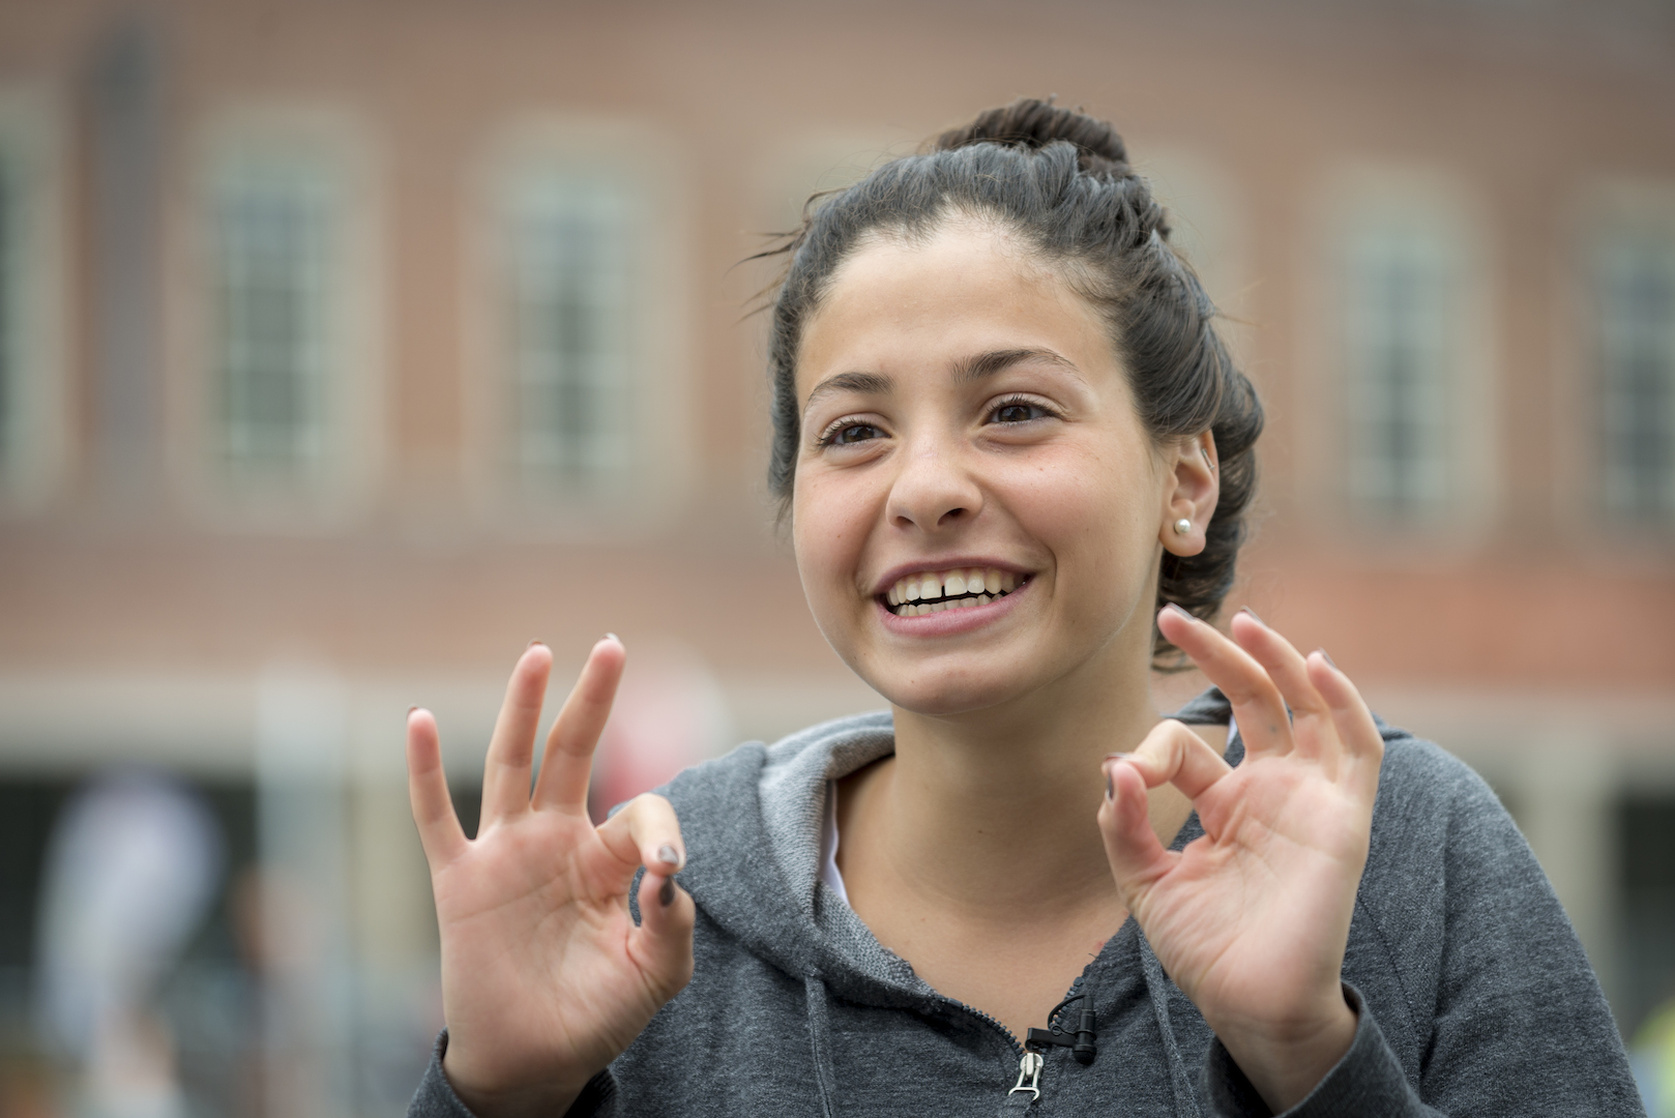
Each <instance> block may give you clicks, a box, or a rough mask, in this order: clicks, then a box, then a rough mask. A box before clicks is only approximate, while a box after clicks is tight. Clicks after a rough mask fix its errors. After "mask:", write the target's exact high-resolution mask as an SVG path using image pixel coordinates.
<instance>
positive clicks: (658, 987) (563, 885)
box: [407, 637, 693, 1118]
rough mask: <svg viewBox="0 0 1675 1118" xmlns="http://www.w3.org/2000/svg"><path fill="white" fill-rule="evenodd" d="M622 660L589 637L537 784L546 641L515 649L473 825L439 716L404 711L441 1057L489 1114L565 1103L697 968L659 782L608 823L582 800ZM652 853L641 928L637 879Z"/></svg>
mask: <svg viewBox="0 0 1675 1118" xmlns="http://www.w3.org/2000/svg"><path fill="white" fill-rule="evenodd" d="M624 656H625V653H624V651H623V648H622V645H621V644H620V643H619V642H618V641H617V640H616V639H615V638H614V637H607V638H605V639H604V640H601V641H600V642H599V643H598V644H596V645H594V646H593V651H592V653H591V654H590V655H589V656H588V660H587V666H586V667H584V668H583V669H582V675H581V679H580V680H578V681H577V683H576V687H575V690H573V691H572V692H571V693H570V697H569V698H568V699H567V700H566V701H565V704H564V708H563V709H562V710H561V711H560V712H559V716H558V720H557V722H556V723H555V724H554V725H553V729H552V733H551V734H550V735H548V738H547V746H546V752H545V754H544V757H543V760H542V764H541V775H540V778H539V780H537V781H536V782H535V787H534V791H533V793H532V792H531V790H530V773H531V760H532V757H533V754H534V744H535V733H536V724H537V722H538V720H539V719H540V715H541V699H542V696H543V695H544V694H545V692H546V687H547V675H548V672H549V671H550V670H551V668H552V653H551V652H549V651H548V650H547V648H546V646H545V645H541V644H532V645H530V647H529V648H528V649H527V650H526V651H525V652H524V654H523V656H522V657H520V658H519V660H518V663H517V666H516V667H515V668H513V669H512V679H511V682H510V683H509V684H508V685H507V688H506V701H505V703H504V704H503V705H502V706H501V708H500V717H499V719H498V720H497V721H496V723H495V728H494V738H493V740H492V741H491V742H490V743H489V749H488V759H487V762H486V764H485V766H484V771H483V809H482V819H481V823H480V824H479V826H478V828H477V837H476V838H475V839H467V838H466V837H465V833H464V831H463V830H461V828H460V824H459V819H458V817H457V816H456V815H455V814H454V808H453V803H452V801H451V800H450V798H449V795H448V784H447V780H446V778H445V777H444V775H443V771H442V759H441V745H440V742H439V740H438V738H437V730H436V721H435V719H434V718H432V717H431V715H430V712H429V711H425V710H418V709H415V710H414V711H413V712H412V713H411V714H409V715H408V719H407V766H408V787H409V791H410V793H411V795H412V800H413V818H414V820H415V821H416V822H417V823H418V825H419V837H420V839H421V841H422V842H423V843H424V848H425V857H426V859H427V860H428V861H429V862H430V879H431V887H432V889H433V891H434V892H435V895H436V916H437V922H438V924H439V925H440V927H441V934H442V1007H443V1014H444V1016H445V1018H446V1020H447V1023H448V1033H449V1038H448V1051H447V1055H446V1056H445V1057H444V1059H443V1068H444V1070H445V1071H446V1072H447V1075H448V1079H449V1082H451V1083H452V1084H453V1087H454V1090H455V1092H456V1093H457V1094H458V1095H459V1097H460V1099H461V1101H463V1102H464V1103H465V1104H466V1105H467V1106H469V1107H470V1108H471V1109H472V1110H473V1111H475V1112H476V1113H477V1114H478V1115H479V1116H480V1118H501V1116H507V1115H523V1114H542V1115H552V1114H562V1113H564V1111H565V1110H566V1109H568V1107H569V1106H570V1104H571V1103H572V1102H573V1101H574V1100H575V1098H576V1096H577V1095H579V1094H580V1093H581V1090H582V1088H583V1087H584V1086H585V1085H586V1083H587V1081H588V1079H590V1078H591V1077H592V1076H593V1075H594V1074H595V1073H597V1072H599V1071H601V1070H602V1069H603V1068H604V1067H605V1065H607V1064H608V1063H610V1061H611V1060H613V1059H615V1058H616V1056H617V1055H618V1054H619V1053H620V1052H622V1050H623V1049H625V1048H627V1047H628V1045H629V1044H630V1043H631V1042H632V1041H633V1040H634V1038H635V1037H636V1036H638V1035H639V1033H640V1031H641V1030H642V1029H644V1028H645V1026H646V1023H647V1022H648V1021H650V1020H651V1018H652V1015H653V1014H655V1013H656V1012H657V1010H658V1009H659V1007H661V1006H662V1005H663V1003H664V1002H666V1001H668V1000H669V999H670V998H672V997H673V996H674V995H675V994H676V993H678V992H679V991H680V990H681V988H682V987H684V986H685V985H686V983H687V981H688V980H689V979H690V978H691V977H692V921H693V906H692V899H691V898H690V897H688V896H687V895H686V894H685V893H684V892H683V891H681V889H680V888H679V887H678V886H676V885H675V883H674V880H673V876H674V874H675V873H676V872H677V871H678V870H679V869H680V868H681V865H682V864H683V863H684V861H685V857H686V855H685V847H684V846H683V845H682V843H681V836H680V825H679V823H678V822H677V821H676V819H675V812H674V809H673V808H672V807H670V806H669V802H668V801H667V800H665V799H663V798H662V797H661V796H652V795H649V794H648V795H644V796H640V797H637V798H636V799H634V800H633V801H631V802H630V803H629V804H628V806H627V807H625V808H624V809H623V810H622V811H619V812H618V813H617V814H616V815H615V816H613V817H612V818H611V819H609V820H607V821H606V822H605V823H603V824H601V825H600V826H599V827H597V828H595V827H594V826H593V824H592V822H591V821H590V820H589V818H588V814H587V786H588V775H589V771H590V769H591V768H592V762H593V750H594V747H595V746H596V745H597V744H598V741H599V734H600V731H601V730H603V729H604V726H605V718H606V716H607V715H608V714H609V713H610V709H611V700H612V699H613V697H614V696H615V695H616V687H617V681H618V680H619V679H621V677H622V666H623V660H624ZM642 865H643V866H645V867H646V875H645V878H644V880H643V881H642V883H641V885H640V892H639V907H640V913H641V915H642V921H641V924H640V926H639V927H635V925H634V922H633V920H632V918H631V917H630V915H629V911H628V891H629V888H630V887H631V885H632V882H633V878H634V874H635V871H636V870H638V869H639V867H640V866H642Z"/></svg>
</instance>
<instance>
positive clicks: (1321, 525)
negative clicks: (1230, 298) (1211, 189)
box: [1291, 162, 1504, 557]
mask: <svg viewBox="0 0 1675 1118" xmlns="http://www.w3.org/2000/svg"><path fill="white" fill-rule="evenodd" d="M1313 210H1314V212H1315V213H1316V214H1319V215H1321V216H1320V217H1319V218H1316V219H1315V220H1314V221H1313V222H1312V224H1314V226H1315V240H1314V243H1313V248H1312V251H1305V252H1304V253H1303V254H1302V255H1301V256H1300V258H1299V264H1300V266H1301V268H1302V269H1303V273H1302V275H1301V276H1300V278H1299V282H1298V285H1297V288H1298V293H1299V298H1298V312H1299V319H1298V322H1299V331H1298V337H1299V344H1298V372H1299V376H1298V378H1297V381H1296V386H1295V389H1294V391H1295V393H1296V396H1295V398H1296V400H1297V406H1296V419H1295V423H1294V426H1293V427H1292V445H1291V450H1292V455H1293V460H1294V461H1295V462H1296V474H1295V481H1294V486H1293V495H1294V500H1295V502H1296V505H1297V509H1298V512H1299V521H1300V526H1302V527H1304V528H1305V530H1306V531H1307V532H1309V533H1310V534H1311V535H1314V534H1320V535H1326V536H1331V537H1333V538H1336V539H1338V540H1340V541H1341V540H1344V539H1346V538H1356V537H1365V538H1366V539H1367V540H1368V541H1369V542H1370V543H1371V544H1372V545H1373V546H1377V547H1378V548H1380V550H1381V553H1384V554H1387V555H1389V554H1398V553H1403V552H1404V551H1406V550H1408V549H1407V548H1406V547H1405V546H1404V544H1403V541H1404V540H1407V541H1411V543H1412V548H1411V550H1412V551H1413V553H1414V554H1424V555H1429V556H1432V557H1434V556H1435V555H1436V553H1437V548H1438V547H1439V546H1443V547H1445V548H1447V549H1449V550H1455V549H1459V550H1470V549H1471V548H1474V547H1476V546H1479V545H1480V544H1481V543H1482V542H1483V541H1484V540H1486V539H1487V538H1488V537H1489V536H1490V535H1491V534H1492V533H1493V531H1494V530H1495V527H1496V520H1497V515H1498V507H1499V505H1498V502H1499V499H1500V497H1501V494H1502V491H1503V487H1504V479H1503V478H1502V476H1501V471H1502V468H1503V467H1502V460H1501V459H1502V455H1501V437H1502V423H1503V420H1502V417H1501V415H1500V402H1499V394H1498V390H1497V380H1498V373H1497V361H1498V358H1499V354H1498V346H1497V336H1496V327H1497V323H1498V319H1497V318H1496V315H1495V309H1496V306H1497V303H1498V299H1497V292H1496V290H1495V287H1494V284H1493V282H1492V279H1491V271H1490V251H1491V243H1492V232H1491V226H1490V224H1489V221H1488V216H1487V215H1488V213H1489V212H1490V211H1489V209H1488V207H1486V206H1484V205H1483V204H1482V203H1481V201H1480V200H1479V199H1478V197H1477V196H1476V194H1475V192H1474V191H1473V190H1472V189H1471V188H1470V186H1469V185H1468V184H1466V183H1464V182H1462V181H1461V180H1459V179H1458V178H1457V177H1455V176H1453V175H1451V174H1449V173H1447V172H1444V171H1440V170H1431V169H1426V168H1416V167H1414V166H1411V165H1391V164H1386V163H1373V162H1367V163H1351V164H1346V165H1344V166H1343V167H1341V168H1340V169H1338V170H1337V171H1335V172H1334V173H1332V174H1330V175H1328V176H1327V178H1326V180H1325V182H1324V184H1323V187H1322V189H1321V191H1320V194H1319V196H1318V197H1317V198H1316V199H1315V200H1314V202H1313ZM1386 215H1389V218H1390V219H1392V220H1394V219H1398V217H1399V215H1413V219H1415V220H1420V221H1424V222H1426V223H1428V224H1429V225H1430V226H1432V227H1435V228H1436V229H1438V230H1439V232H1440V235H1441V236H1442V237H1443V238H1445V239H1446V240H1447V241H1448V242H1449V243H1451V244H1453V245H1454V246H1456V248H1457V250H1458V254H1459V255H1458V275H1459V281H1460V300H1459V305H1460V316H1459V323H1458V325H1459V334H1458V340H1457V344H1458V347H1459V353H1458V359H1457V360H1458V366H1457V368H1458V374H1457V376H1456V377H1455V381H1454V383H1453V384H1452V385H1451V386H1448V387H1449V391H1450V400H1449V403H1448V405H1447V406H1448V407H1450V408H1452V409H1454V414H1455V416H1456V417H1457V418H1458V422H1455V423H1453V424H1452V425H1451V431H1450V439H1449V449H1448V466H1447V467H1446V468H1447V470H1448V474H1447V478H1446V480H1445V482H1444V487H1445V493H1446V497H1445V499H1444V501H1443V502H1442V503H1441V504H1440V505H1439V506H1437V507H1435V508H1434V509H1432V510H1430V511H1429V512H1428V514H1426V515H1424V516H1409V517H1392V516H1387V515H1386V514H1385V513H1384V512H1383V511H1382V510H1379V509H1377V508H1372V507H1366V506H1364V505H1362V504H1360V503H1359V502H1357V500H1356V499H1355V497H1354V495H1353V491H1352V489H1351V488H1350V485H1349V480H1348V472H1349V468H1350V462H1351V458H1350V447H1349V445H1348V441H1349V439H1350V437H1351V427H1350V412H1349V408H1350V399H1349V396H1348V393H1349V384H1348V380H1347V375H1348V369H1347V362H1348V360H1349V344H1350V341H1349V338H1348V335H1347V329H1346V320H1347V310H1348V308H1347V307H1346V306H1345V303H1344V283H1343V277H1344V268H1345V266H1346V263H1347V260H1346V250H1347V246H1348V245H1349V244H1350V243H1351V240H1350V239H1351V237H1352V236H1353V235H1354V233H1355V232H1356V231H1357V230H1358V229H1360V228H1363V227H1364V226H1365V224H1366V223H1367V222H1369V221H1380V220H1385V219H1386ZM1308 224H1311V222H1309V221H1308V219H1307V218H1305V221H1304V225H1305V227H1306V226H1307V225H1308ZM1392 548H1394V552H1393V551H1392V550H1391V549H1392Z"/></svg>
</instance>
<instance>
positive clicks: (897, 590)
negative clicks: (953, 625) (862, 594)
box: [879, 567, 1029, 617]
mask: <svg viewBox="0 0 1675 1118" xmlns="http://www.w3.org/2000/svg"><path fill="white" fill-rule="evenodd" d="M1028 581H1029V576H1028V575H1019V574H1017V573H1015V572H1013V571H1003V570H1000V569H998V568H995V567H965V568H956V569H955V570H951V571H921V572H919V573H917V574H911V575H908V576H907V577H906V578H901V579H897V580H896V584H895V585H894V586H892V587H890V589H888V590H886V591H885V592H884V593H883V594H881V595H879V597H880V598H881V599H882V600H883V602H884V605H885V607H886V608H888V609H889V611H890V612H891V613H893V614H895V615H896V616H897V617H923V616H924V615H925V614H928V613H940V612H942V611H943V610H945V609H970V608H971V607H973V606H982V605H987V604H988V603H990V602H992V601H994V600H995V599H996V598H1004V597H1006V595H1008V594H1010V593H1012V591H1014V590H1016V589H1017V588H1018V587H1020V586H1022V585H1024V584H1025V583H1027V582H1028Z"/></svg>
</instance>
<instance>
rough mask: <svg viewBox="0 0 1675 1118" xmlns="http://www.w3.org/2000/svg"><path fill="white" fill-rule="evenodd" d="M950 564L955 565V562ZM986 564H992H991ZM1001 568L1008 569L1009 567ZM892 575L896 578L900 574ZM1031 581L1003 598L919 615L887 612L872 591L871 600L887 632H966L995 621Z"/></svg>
mask: <svg viewBox="0 0 1675 1118" xmlns="http://www.w3.org/2000/svg"><path fill="white" fill-rule="evenodd" d="M950 565H951V566H958V564H957V563H955V564H950ZM967 565H968V566H976V565H977V564H976V563H968V564H967ZM990 565H991V566H994V565H995V564H990ZM937 569H938V568H935V567H910V568H907V569H906V570H905V571H904V572H903V573H904V574H912V573H913V572H914V571H924V570H937ZM942 569H946V568H942ZM1003 569H1005V570H1012V568H1011V567H1006V568H1003ZM896 577H897V578H900V577H901V575H897V576H896ZM1034 585H1035V580H1034V579H1033V578H1032V579H1030V580H1029V581H1028V582H1025V583H1023V584H1021V585H1020V586H1019V587H1018V588H1017V589H1016V590H1014V591H1012V592H1011V593H1010V594H1007V595H1006V596H1005V597H1004V598H996V599H995V600H994V601H992V602H989V603H988V604H987V605H981V606H966V607H965V608H963V609H945V610H942V611H940V612H938V613H932V614H927V615H925V616H923V617H897V616H896V615H895V614H893V613H891V612H890V607H889V606H887V605H885V604H884V602H883V601H881V600H880V599H879V598H878V597H877V596H876V595H875V596H874V597H873V600H872V602H873V608H874V609H876V610H877V611H878V617H879V620H880V622H881V623H882V624H883V626H884V628H885V630H886V631H887V632H891V633H895V634H897V635H900V636H904V637H948V636H954V635H956V634H959V633H969V632H971V631H973V630H975V629H981V628H983V627H984V626H985V625H992V624H994V623H995V622H996V621H999V620H1000V619H1001V618H1003V617H1005V616H1006V615H1007V614H1009V613H1011V612H1012V611H1013V610H1014V609H1016V608H1017V607H1018V599H1019V598H1021V597H1023V596H1024V594H1025V593H1027V592H1028V590H1029V588H1030V587H1031V586H1034Z"/></svg>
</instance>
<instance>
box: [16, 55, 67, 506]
mask: <svg viewBox="0 0 1675 1118" xmlns="http://www.w3.org/2000/svg"><path fill="white" fill-rule="evenodd" d="M64 116H65V114H64V112H63V109H62V106H61V105H60V104H59V103H58V101H57V99H56V98H54V97H52V96H51V95H50V94H48V93H47V92H45V91H44V90H40V89H37V88H33V87H27V86H25V87H6V88H0V149H3V150H4V151H5V152H6V154H7V158H8V159H14V158H15V159H16V160H17V162H18V165H19V167H20V169H21V172H22V179H21V182H20V183H19V185H20V186H21V187H22V188H23V189H22V191H21V192H20V194H19V196H18V197H17V198H16V199H15V201H13V204H14V205H15V206H16V207H17V215H16V216H17V218H18V220H17V230H18V232H19V233H20V234H21V236H22V240H21V243H20V244H19V245H18V249H17V251H18V254H19V256H18V259H17V261H16V263H15V266H16V268H17V276H16V277H15V278H16V279H17V280H19V281H21V282H19V284H18V286H17V287H16V288H12V287H11V286H10V284H9V283H8V285H7V290H10V291H13V292H15V298H16V299H17V303H16V305H14V306H13V307H12V308H10V311H11V315H10V316H9V317H12V318H13V321H14V322H15V324H16V325H17V326H18V327H19V329H20V331H21V333H20V335H19V336H18V337H17V339H16V340H15V343H13V344H15V345H16V347H17V348H16V350H15V351H14V353H13V354H12V356H13V357H15V359H16V364H15V366H14V367H13V369H12V374H13V377H12V380H11V383H10V384H8V385H7V386H6V390H7V391H8V392H10V393H13V396H12V399H11V401H10V402H9V405H8V415H7V417H6V419H5V422H6V423H7V425H8V427H9V428H10V429H9V430H8V431H7V432H5V438H4V439H3V440H0V453H3V454H5V461H3V462H0V515H3V516H20V515H28V514H31V513H37V512H39V511H41V510H42V509H43V508H45V507H46V506H48V505H49V504H50V503H51V502H52V501H53V499H54V498H55V497H56V496H57V494H58V492H59V490H60V488H61V487H62V485H63V483H64V480H65V477H66V473H67V469H68V455H69V450H70V442H71V438H70V426H69V421H68V387H67V385H66V369H67V367H68V365H67V358H68V354H67V349H68V346H69V338H68V332H67V330H66V329H65V318H64V314H65V305H66V293H65V277H66V270H65V263H66V262H65V245H66V232H65V226H64V222H65V207H64V192H65V184H66V178H65V167H64V158H65V139H64V137H65V124H64Z"/></svg>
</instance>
